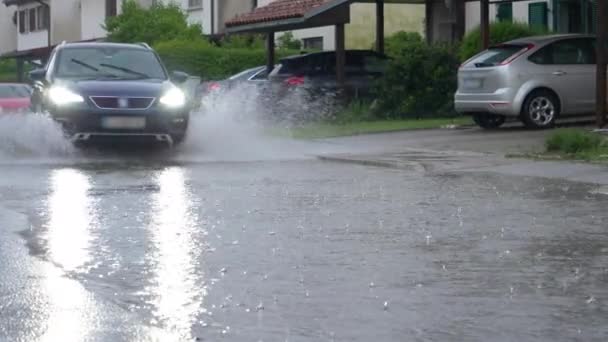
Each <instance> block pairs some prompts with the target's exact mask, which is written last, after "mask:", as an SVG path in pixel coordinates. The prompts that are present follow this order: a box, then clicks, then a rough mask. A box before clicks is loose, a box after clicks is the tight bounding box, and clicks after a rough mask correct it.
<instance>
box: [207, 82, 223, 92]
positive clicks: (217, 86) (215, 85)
mask: <svg viewBox="0 0 608 342" xmlns="http://www.w3.org/2000/svg"><path fill="white" fill-rule="evenodd" d="M221 88H222V86H221V85H220V84H219V83H211V84H209V91H216V90H220V89H221Z"/></svg>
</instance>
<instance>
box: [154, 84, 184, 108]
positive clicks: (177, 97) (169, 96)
mask: <svg viewBox="0 0 608 342" xmlns="http://www.w3.org/2000/svg"><path fill="white" fill-rule="evenodd" d="M160 103H161V104H163V105H165V106H167V107H169V108H180V107H183V106H184V105H185V104H186V95H184V92H183V91H181V90H180V89H179V88H177V87H174V88H171V89H169V90H168V91H167V92H166V93H165V95H163V96H162V97H161V98H160Z"/></svg>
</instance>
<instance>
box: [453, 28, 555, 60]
mask: <svg viewBox="0 0 608 342" xmlns="http://www.w3.org/2000/svg"><path fill="white" fill-rule="evenodd" d="M546 33H547V31H546V30H542V29H538V28H531V27H530V26H529V25H528V24H524V23H517V22H515V23H513V22H508V21H500V22H494V23H492V24H491V25H490V44H491V45H494V44H500V43H504V42H507V41H509V40H513V39H517V38H523V37H530V36H537V35H541V34H546ZM481 50H482V48H481V30H480V28H479V27H477V28H476V29H474V30H473V31H471V32H469V33H468V34H467V35H466V36H465V37H464V39H463V40H462V42H461V44H460V51H459V53H458V55H459V57H460V60H461V61H465V60H467V59H469V58H471V57H473V56H474V55H475V54H477V53H478V52H480V51H481Z"/></svg>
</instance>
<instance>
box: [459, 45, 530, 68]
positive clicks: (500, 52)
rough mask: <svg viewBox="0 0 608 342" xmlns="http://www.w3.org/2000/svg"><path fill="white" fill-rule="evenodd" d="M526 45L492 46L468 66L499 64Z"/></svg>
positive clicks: (479, 66)
mask: <svg viewBox="0 0 608 342" xmlns="http://www.w3.org/2000/svg"><path fill="white" fill-rule="evenodd" d="M526 47H527V45H520V44H509V45H507V44H505V45H499V46H495V47H491V48H489V49H488V50H486V51H484V52H482V53H481V54H479V55H478V56H477V57H475V58H473V59H472V60H471V61H469V62H468V63H467V65H466V66H474V67H477V68H482V67H492V66H497V65H499V64H500V63H502V62H504V61H506V60H507V59H509V58H510V57H512V56H513V55H515V54H516V53H518V52H520V51H521V50H522V49H524V48H526Z"/></svg>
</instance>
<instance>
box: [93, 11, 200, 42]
mask: <svg viewBox="0 0 608 342" xmlns="http://www.w3.org/2000/svg"><path fill="white" fill-rule="evenodd" d="M104 29H105V30H106V31H107V32H108V40H109V41H112V42H122V43H135V42H145V43H148V44H150V45H153V44H155V43H157V42H159V41H167V40H172V39H184V40H193V39H202V29H201V26H200V25H189V24H188V20H187V15H186V14H185V13H184V12H183V11H182V10H181V8H180V7H179V6H178V5H176V4H174V3H170V4H168V5H165V4H163V3H162V2H161V1H158V2H155V4H153V5H152V6H151V7H150V8H144V7H142V6H140V5H139V4H138V3H137V2H136V1H135V0H124V1H123V3H122V13H121V14H120V15H117V16H115V17H109V18H107V19H106V22H105V25H104Z"/></svg>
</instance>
